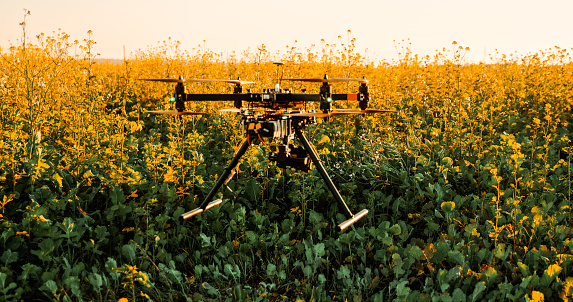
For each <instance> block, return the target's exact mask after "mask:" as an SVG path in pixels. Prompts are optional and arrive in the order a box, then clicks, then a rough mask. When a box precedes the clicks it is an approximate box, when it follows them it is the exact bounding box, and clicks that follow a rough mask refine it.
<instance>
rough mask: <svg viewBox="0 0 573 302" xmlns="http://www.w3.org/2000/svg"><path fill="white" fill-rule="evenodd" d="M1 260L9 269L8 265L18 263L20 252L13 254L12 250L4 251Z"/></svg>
mask: <svg viewBox="0 0 573 302" xmlns="http://www.w3.org/2000/svg"><path fill="white" fill-rule="evenodd" d="M0 260H2V262H4V266H6V267H8V264H10V263H12V262H16V261H18V252H12V251H11V250H7V251H4V253H2V257H1V258H0Z"/></svg>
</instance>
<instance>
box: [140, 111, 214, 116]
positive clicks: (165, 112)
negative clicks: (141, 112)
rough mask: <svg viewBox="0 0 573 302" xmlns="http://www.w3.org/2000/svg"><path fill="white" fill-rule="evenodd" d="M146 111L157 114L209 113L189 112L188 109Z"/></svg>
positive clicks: (203, 113)
mask: <svg viewBox="0 0 573 302" xmlns="http://www.w3.org/2000/svg"><path fill="white" fill-rule="evenodd" d="M146 112H147V113H159V114H170V115H209V114H210V113H206V112H190V111H177V110H150V111H146Z"/></svg>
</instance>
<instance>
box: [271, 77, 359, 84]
mask: <svg viewBox="0 0 573 302" xmlns="http://www.w3.org/2000/svg"><path fill="white" fill-rule="evenodd" d="M282 80H283V81H293V82H317V83H335V82H360V84H366V83H368V81H370V79H366V78H361V79H360V78H328V75H324V78H322V79H321V78H302V79H282Z"/></svg>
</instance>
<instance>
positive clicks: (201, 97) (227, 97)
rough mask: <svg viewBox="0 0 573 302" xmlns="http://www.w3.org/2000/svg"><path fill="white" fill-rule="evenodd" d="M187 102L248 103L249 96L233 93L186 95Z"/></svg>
mask: <svg viewBox="0 0 573 302" xmlns="http://www.w3.org/2000/svg"><path fill="white" fill-rule="evenodd" d="M186 97H187V99H186V100H187V101H250V100H251V94H242V93H233V94H225V93H219V94H208V93H204V94H198V93H191V94H187V95H186Z"/></svg>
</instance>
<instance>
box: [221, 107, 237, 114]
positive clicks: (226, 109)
mask: <svg viewBox="0 0 573 302" xmlns="http://www.w3.org/2000/svg"><path fill="white" fill-rule="evenodd" d="M242 111H243V110H242V109H237V108H224V109H221V110H219V112H237V113H239V112H242Z"/></svg>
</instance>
